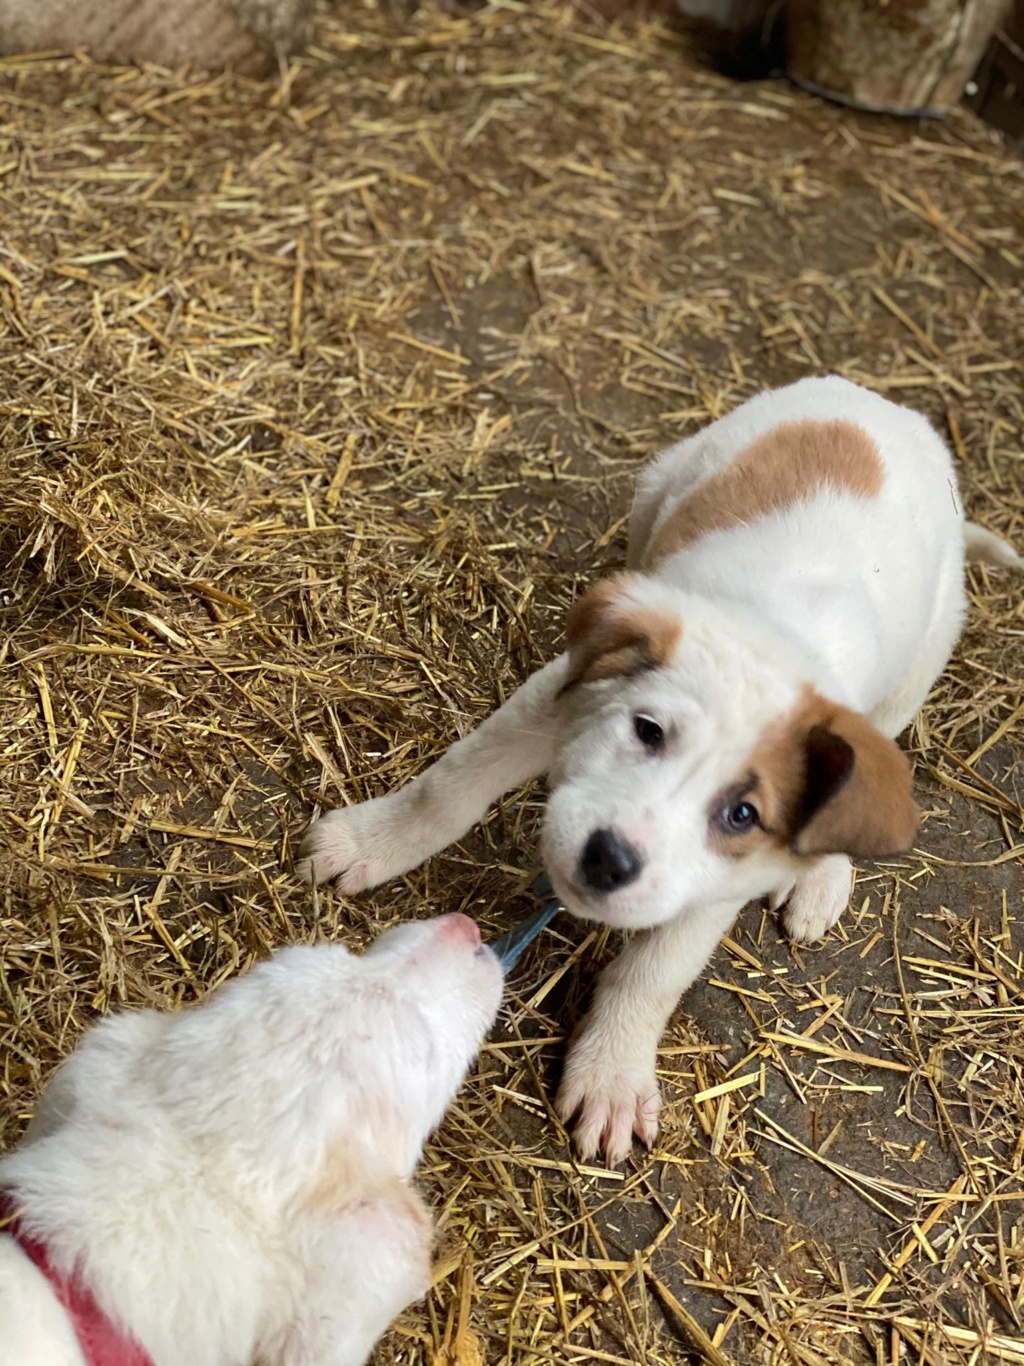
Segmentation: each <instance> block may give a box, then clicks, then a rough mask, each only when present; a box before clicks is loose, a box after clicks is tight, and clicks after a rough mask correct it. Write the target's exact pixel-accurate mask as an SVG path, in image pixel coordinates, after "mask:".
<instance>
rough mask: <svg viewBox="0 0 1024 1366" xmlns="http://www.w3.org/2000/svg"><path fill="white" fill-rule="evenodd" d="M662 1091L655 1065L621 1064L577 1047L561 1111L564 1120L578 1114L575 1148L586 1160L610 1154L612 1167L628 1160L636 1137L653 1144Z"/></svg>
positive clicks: (558, 1107) (568, 1064)
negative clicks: (589, 1056) (595, 1057)
mask: <svg viewBox="0 0 1024 1366" xmlns="http://www.w3.org/2000/svg"><path fill="white" fill-rule="evenodd" d="M660 1109H661V1093H660V1091H659V1089H658V1080H657V1078H656V1077H655V1075H654V1068H653V1067H650V1068H644V1067H635V1066H625V1067H616V1066H615V1064H614V1062H613V1061H612V1060H610V1059H609V1060H608V1061H607V1062H596V1061H594V1060H593V1059H587V1057H586V1056H585V1050H582V1049H574V1050H573V1051H572V1052H571V1053H570V1055H569V1058H568V1061H567V1062H566V1065H565V1072H564V1074H563V1076H562V1084H561V1086H559V1088H558V1095H557V1097H556V1099H555V1111H556V1113H557V1114H558V1117H559V1119H560V1120H561V1121H562V1122H563V1124H566V1125H568V1124H569V1121H570V1120H571V1119H572V1118H573V1117H574V1116H575V1118H576V1123H575V1126H574V1128H573V1147H574V1148H575V1149H576V1152H577V1153H578V1154H579V1156H580V1157H581V1158H582V1159H583V1161H584V1162H586V1161H589V1160H590V1159H591V1158H594V1157H596V1156H597V1155H598V1154H599V1153H602V1152H603V1153H604V1155H605V1158H606V1159H607V1162H608V1165H609V1166H610V1167H617V1166H618V1165H619V1164H620V1163H622V1162H624V1161H625V1160H626V1157H627V1156H628V1154H629V1150H630V1148H631V1147H632V1146H633V1136H634V1134H635V1135H636V1137H637V1138H639V1140H640V1141H641V1143H643V1144H644V1145H645V1146H646V1147H648V1148H653V1146H654V1140H655V1139H656V1138H657V1136H658V1112H659V1110H660Z"/></svg>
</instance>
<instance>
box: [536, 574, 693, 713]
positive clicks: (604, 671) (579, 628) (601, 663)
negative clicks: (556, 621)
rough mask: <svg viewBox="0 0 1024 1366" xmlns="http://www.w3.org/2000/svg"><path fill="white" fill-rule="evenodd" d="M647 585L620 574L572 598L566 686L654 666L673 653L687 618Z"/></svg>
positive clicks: (567, 635)
mask: <svg viewBox="0 0 1024 1366" xmlns="http://www.w3.org/2000/svg"><path fill="white" fill-rule="evenodd" d="M643 588H644V583H643V580H642V579H640V578H638V577H637V576H636V575H634V574H616V575H615V577H614V578H611V579H602V580H601V582H600V583H595V584H594V586H593V587H592V588H590V589H588V590H587V592H586V593H584V595H583V597H582V598H579V599H578V600H577V601H576V602H575V603H573V605H572V608H571V609H570V611H569V617H568V620H567V621H566V625H565V634H566V639H567V640H568V643H569V676H568V678H567V679H566V681H565V684H564V685H563V687H562V691H563V692H565V691H566V689H568V688H571V687H574V686H575V685H576V684H577V683H593V682H596V681H597V680H598V679H601V678H618V677H624V676H628V675H630V674H635V673H641V672H642V671H643V670H645V669H656V668H658V667H659V666H660V665H663V664H667V663H668V661H669V660H670V659H671V658H672V656H673V654H674V653H675V649H676V646H677V645H678V643H679V637H680V636H681V635H682V630H683V624H682V622H681V621H680V619H679V617H678V615H677V614H676V612H675V611H674V610H673V609H672V608H671V607H670V606H669V605H668V604H666V603H659V602H657V601H655V600H653V598H652V599H651V600H645V594H644V591H643Z"/></svg>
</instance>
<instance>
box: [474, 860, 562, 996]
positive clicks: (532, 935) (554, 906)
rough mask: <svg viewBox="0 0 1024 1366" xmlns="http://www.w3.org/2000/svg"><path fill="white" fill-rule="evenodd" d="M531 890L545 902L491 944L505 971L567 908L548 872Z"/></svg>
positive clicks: (540, 877)
mask: <svg viewBox="0 0 1024 1366" xmlns="http://www.w3.org/2000/svg"><path fill="white" fill-rule="evenodd" d="M530 891H531V892H532V893H533V894H534V896H536V897H538V898H539V899H542V900H543V902H544V904H543V905H542V906H541V907H540V909H539V910H537V911H534V913H533V914H532V915H528V916H527V917H526V919H525V920H521V921H520V922H519V924H518V925H513V927H512V928H511V929H510V930H507V931H506V932H505V933H504V934H503V935H501V936H500V938H498V939H495V940H494V941H493V942H492V944H491V948H492V950H493V951H494V953H495V954H496V955H497V958H498V962H499V963H500V964H501V966H502V970H503V971H504V972H508V970H509V968H511V967H513V966H514V965H515V964H516V963H517V962H518V960H519V958H520V957H521V955H522V953H523V951H524V949H526V948H527V947H528V945H530V944H532V943H533V941H534V940H535V939H536V938H537V936H538V935H539V934H540V932H541V930H543V929H545V928H546V926H548V925H550V924H551V922H552V920H554V918H555V916H556V915H557V914H558V912H559V911H562V910H564V909H565V907H564V906H563V905H562V903H561V902H560V901H559V900H558V898H557V897H556V896H555V895H554V889H553V888H552V886H551V879H550V878H549V877H548V875H547V873H541V874H540V876H539V877H537V878H536V879H535V880H534V882H533V885H532V886H531V888H530Z"/></svg>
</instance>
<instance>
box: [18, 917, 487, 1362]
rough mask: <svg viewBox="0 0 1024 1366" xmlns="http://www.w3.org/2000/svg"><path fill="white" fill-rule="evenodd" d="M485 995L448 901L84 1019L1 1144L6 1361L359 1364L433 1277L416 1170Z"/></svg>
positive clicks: (469, 925)
mask: <svg viewBox="0 0 1024 1366" xmlns="http://www.w3.org/2000/svg"><path fill="white" fill-rule="evenodd" d="M500 996H501V969H500V968H499V966H498V961H497V959H496V958H495V956H494V954H493V953H492V952H491V951H490V949H488V948H486V947H483V946H482V945H481V943H480V934H479V931H478V930H477V929H476V926H475V925H474V924H473V922H472V921H471V920H469V919H468V918H467V917H466V916H463V915H448V916H441V917H439V918H438V919H436V920H430V921H426V922H418V923H415V924H413V923H410V924H407V925H402V926H399V927H398V928H396V929H392V930H390V931H389V932H388V933H386V934H384V935H383V936H382V937H381V938H380V939H379V940H378V941H377V942H376V943H375V944H374V945H373V947H372V948H371V949H370V950H369V951H368V952H367V953H366V954H364V955H363V956H362V957H361V958H360V957H355V956H353V955H352V954H349V953H348V952H346V950H345V949H344V948H343V947H341V946H340V945H322V946H318V947H316V948H289V949H285V950H283V951H282V952H280V953H278V954H277V955H276V956H275V957H274V958H273V959H271V960H270V961H269V962H266V963H263V964H261V965H260V966H258V967H256V968H254V969H253V970H252V971H251V972H250V973H249V974H248V975H247V976H245V977H243V978H241V979H239V980H238V981H234V982H232V983H230V984H229V985H227V986H225V987H222V988H221V989H220V990H218V991H217V992H216V993H215V994H214V995H213V997H212V998H211V999H210V1000H209V1001H208V1002H206V1003H204V1004H203V1005H201V1006H199V1007H198V1008H196V1009H194V1010H188V1011H185V1012H183V1013H180V1014H171V1013H166V1014H165V1013H161V1012H157V1011H151V1010H146V1011H140V1012H138V1013H135V1014H125V1015H117V1016H113V1017H111V1018H109V1019H107V1020H104V1021H103V1022H102V1023H100V1024H99V1025H97V1026H96V1027H95V1028H94V1029H92V1030H90V1031H89V1033H88V1034H87V1035H86V1036H85V1039H84V1040H83V1042H82V1045H81V1047H80V1048H79V1049H78V1051H77V1052H76V1053H74V1054H73V1055H72V1056H71V1057H70V1058H69V1059H68V1060H67V1061H66V1062H65V1063H64V1064H63V1066H62V1067H61V1068H60V1069H59V1071H58V1072H57V1074H56V1076H55V1078H54V1080H53V1082H52V1083H51V1085H50V1086H49V1087H48V1089H47V1091H46V1092H45V1094H44V1097H43V1100H42V1103H41V1106H40V1109H39V1113H38V1115H37V1117H36V1119H35V1120H34V1122H33V1124H32V1125H31V1126H30V1128H29V1132H28V1134H27V1136H26V1140H25V1142H24V1144H23V1145H22V1146H21V1147H20V1148H18V1149H16V1150H15V1151H14V1152H13V1153H11V1154H10V1155H9V1156H7V1157H6V1158H4V1159H3V1161H2V1162H0V1199H2V1208H3V1221H4V1223H5V1224H6V1226H7V1229H8V1232H7V1233H4V1234H0V1366H251V1363H252V1362H254V1361H259V1363H260V1366H361V1363H362V1362H364V1361H365V1359H366V1357H367V1356H368V1355H369V1352H370V1350H371V1348H372V1347H373V1344H374V1342H375V1341H376V1339H377V1338H378V1337H379V1335H380V1334H381V1333H382V1332H383V1331H384V1330H385V1329H386V1327H387V1325H388V1324H389V1323H390V1321H391V1320H392V1318H394V1316H395V1315H396V1314H398V1313H399V1312H400V1311H401V1310H402V1309H403V1308H405V1306H406V1305H407V1304H409V1303H411V1302H412V1301H413V1300H415V1299H417V1298H419V1297H420V1296H421V1295H423V1294H424V1293H425V1292H426V1290H427V1288H428V1286H429V1284H430V1249H431V1224H430V1218H429V1215H428V1213H427V1210H426V1208H425V1206H424V1204H423V1202H422V1200H421V1199H420V1197H419V1196H418V1195H417V1194H416V1192H415V1190H414V1189H413V1188H412V1186H411V1185H410V1184H409V1181H410V1178H411V1176H412V1174H413V1169H414V1168H415V1166H416V1163H417V1161H418V1160H419V1157H420V1151H421V1148H422V1146H423V1142H424V1140H425V1139H426V1137H427V1135H428V1134H429V1132H430V1131H431V1129H433V1127H434V1126H435V1125H436V1124H437V1123H438V1122H439V1121H440V1119H441V1116H442V1115H443V1113H444V1110H445V1107H446V1106H447V1105H448V1103H449V1101H450V1100H451V1099H452V1097H453V1096H454V1094H455V1092H456V1090H457V1088H458V1087H459V1085H460V1084H461V1082H462V1080H463V1078H464V1076H465V1074H466V1070H467V1068H468V1067H469V1064H470V1062H471V1061H472V1059H473V1057H474V1055H475V1054H476V1052H477V1049H478V1048H479V1046H480V1043H481V1042H482V1040H483V1038H484V1035H485V1034H486V1032H487V1031H488V1029H489V1028H490V1026H491V1024H492V1023H493V1020H494V1016H495V1013H496V1011H497V1008H498V1003H499V999H500ZM12 1234H13V1236H12Z"/></svg>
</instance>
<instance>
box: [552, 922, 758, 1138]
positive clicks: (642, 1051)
mask: <svg viewBox="0 0 1024 1366" xmlns="http://www.w3.org/2000/svg"><path fill="white" fill-rule="evenodd" d="M741 909H742V908H741V906H739V905H737V904H736V903H735V902H732V901H730V902H725V903H717V904H714V905H709V906H702V907H700V908H695V909H693V910H688V911H686V912H684V913H683V914H682V915H680V916H678V917H677V918H676V919H675V920H672V921H670V922H669V923H668V924H667V925H662V926H660V927H659V928H658V929H656V930H652V931H650V932H648V933H644V934H641V935H638V936H637V937H636V938H635V939H632V940H630V942H629V943H628V944H627V945H626V947H625V948H624V949H623V951H622V952H621V953H620V954H619V956H618V958H616V959H615V961H614V962H612V963H609V965H608V967H606V968H605V970H604V972H602V974H601V976H600V977H599V978H598V982H597V987H596V989H595V992H594V1001H593V1004H592V1005H591V1007H590V1009H589V1011H588V1012H587V1014H586V1017H585V1018H584V1020H583V1023H582V1024H581V1026H580V1028H579V1031H578V1033H577V1035H576V1038H575V1039H574V1040H573V1043H572V1044H571V1046H570V1049H569V1056H568V1059H567V1061H566V1064H565V1071H564V1073H563V1075H562V1084H561V1086H560V1087H559V1089H558V1096H557V1098H556V1100H555V1108H556V1110H557V1112H558V1115H559V1117H560V1118H561V1119H562V1120H563V1121H564V1122H566V1123H568V1121H569V1120H570V1119H572V1117H573V1116H574V1115H575V1116H576V1124H575V1131H574V1144H575V1147H576V1150H577V1152H578V1153H579V1155H580V1156H581V1157H582V1158H584V1159H588V1158H591V1157H594V1156H595V1155H596V1154H597V1153H599V1152H601V1151H603V1152H604V1153H605V1155H606V1157H607V1159H608V1162H609V1163H610V1164H617V1163H619V1162H621V1161H623V1159H624V1158H625V1157H626V1154H627V1153H628V1152H629V1149H630V1146H631V1144H632V1141H633V1135H634V1134H635V1135H636V1136H637V1137H638V1138H639V1139H640V1140H641V1141H642V1142H643V1143H645V1144H646V1145H647V1147H648V1148H650V1147H652V1146H653V1144H654V1140H655V1138H656V1137H657V1133H658V1112H659V1110H660V1108H661V1097H660V1093H659V1090H658V1081H657V1077H656V1076H655V1064H656V1061H657V1052H658V1041H659V1040H660V1038H661V1036H662V1034H663V1032H664V1030H665V1026H666V1024H667V1023H668V1020H669V1017H670V1016H671V1014H672V1012H673V1010H674V1009H675V1007H676V1005H677V1003H678V1001H679V998H680V996H681V995H682V994H683V992H684V991H685V990H686V988H687V987H688V986H689V985H690V984H691V983H692V982H693V980H694V979H695V978H696V977H697V976H698V975H699V973H700V972H701V970H702V969H703V968H704V965H705V964H706V963H707V961H708V959H709V958H710V957H711V954H712V953H713V952H714V950H715V946H716V945H717V944H718V941H719V940H720V939H721V937H722V935H723V934H725V932H726V930H728V928H729V926H730V925H731V924H732V922H733V921H734V920H735V918H736V916H737V914H738V913H739V911H740V910H741Z"/></svg>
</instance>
